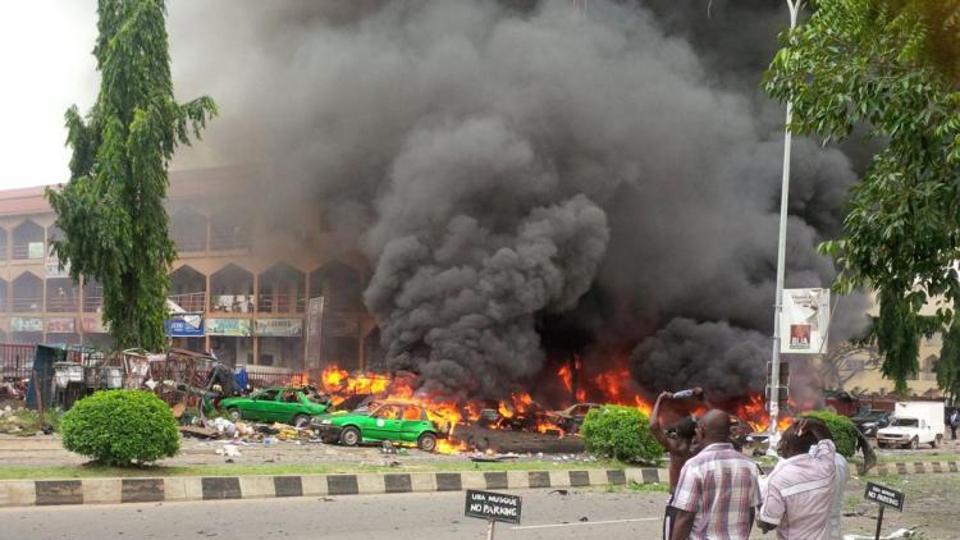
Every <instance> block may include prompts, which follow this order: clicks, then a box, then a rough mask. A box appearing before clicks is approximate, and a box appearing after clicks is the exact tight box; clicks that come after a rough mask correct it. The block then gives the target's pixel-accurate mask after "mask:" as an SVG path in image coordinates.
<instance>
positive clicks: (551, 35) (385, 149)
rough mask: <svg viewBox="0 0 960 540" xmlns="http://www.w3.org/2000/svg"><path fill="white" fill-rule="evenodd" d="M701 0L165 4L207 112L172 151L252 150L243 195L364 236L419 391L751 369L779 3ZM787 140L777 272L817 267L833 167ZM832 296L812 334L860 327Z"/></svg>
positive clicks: (835, 201)
mask: <svg viewBox="0 0 960 540" xmlns="http://www.w3.org/2000/svg"><path fill="white" fill-rule="evenodd" d="M707 4H708V2H707V1H706V0H704V1H702V2H695V1H692V0H690V1H672V0H654V1H651V2H634V1H618V2H617V1H608V0H592V1H591V2H590V6H589V8H588V10H587V16H586V17H584V16H581V15H580V13H579V11H578V10H576V9H574V8H573V7H572V6H571V3H570V2H569V1H568V0H554V1H540V2H536V1H532V0H524V1H519V0H513V1H506V0H502V1H499V2H497V1H494V0H443V1H438V0H436V1H430V0H393V1H389V0H380V1H375V0H368V1H362V2H360V1H347V0H339V1H333V0H330V1H319V2H314V1H306V0H301V1H295V0H280V1H273V2H269V3H262V2H252V1H249V2H242V1H237V0H230V1H227V0H220V1H214V0H211V1H208V2H203V3H185V4H182V5H181V4H172V5H171V7H170V9H171V18H170V28H171V35H172V40H173V58H174V68H175V72H176V74H177V79H178V84H179V86H178V88H179V89H180V90H182V91H183V92H185V93H190V92H193V91H194V90H195V89H198V90H202V91H203V92H207V93H210V94H211V95H213V96H215V97H216V98H217V99H218V100H219V102H220V105H221V109H222V111H223V117H222V118H221V119H219V120H218V122H217V123H216V124H215V125H214V126H213V128H212V129H211V131H210V133H209V136H208V139H207V141H208V144H207V145H205V146H204V147H202V148H200V149H199V150H198V151H197V152H195V153H194V154H192V155H185V156H182V157H181V160H182V161H181V164H182V165H184V166H187V165H191V164H195V163H211V162H231V163H235V162H238V161H244V162H249V161H255V162H260V163H266V164H269V170H270V174H269V179H268V180H269V186H268V187H266V188H265V189H264V192H265V195H264V200H263V201H260V203H261V206H262V207H263V208H264V211H265V212H267V213H269V214H270V215H271V216H274V218H275V219H277V220H280V221H282V220H283V218H285V217H290V218H291V221H297V220H300V217H299V216H302V215H303V214H305V213H306V214H310V215H313V214H317V213H319V214H320V215H321V216H322V220H323V221H325V223H326V226H327V227H329V229H331V230H332V231H333V233H334V235H335V237H336V238H338V239H339V241H340V243H341V244H342V245H346V246H351V247H352V248H353V249H355V250H359V251H361V252H362V253H364V254H365V255H366V257H367V259H368V261H369V263H370V266H371V270H372V278H371V280H370V282H369V285H368V287H367V290H366V293H365V299H366V302H367V306H368V307H369V308H370V310H371V312H372V313H373V314H374V315H375V317H376V318H377V320H378V322H379V324H380V327H381V334H380V335H381V336H382V339H383V344H384V347H385V349H386V351H387V355H388V362H389V363H390V365H391V366H392V367H394V368H396V369H412V370H415V371H418V372H419V373H421V375H422V376H423V380H425V381H426V384H427V385H429V386H430V387H431V388H437V389H440V390H443V391H446V392H450V393H459V394H472V395H486V396H498V395H503V394H505V393H508V392H509V391H511V390H512V389H513V387H514V385H516V384H517V383H519V382H520V381H524V382H529V381H530V380H536V376H537V374H538V373H540V372H541V371H542V370H544V369H545V368H546V367H547V366H549V365H550V363H552V362H557V361H561V360H563V359H564V358H563V357H564V356H566V355H568V354H571V353H574V352H578V353H584V354H585V361H586V362H589V363H592V364H593V365H594V367H596V366H601V365H603V364H604V363H605V362H608V361H609V358H610V357H611V351H623V350H625V349H626V350H630V349H633V348H635V351H634V354H633V357H632V362H631V364H632V370H633V374H634V376H635V377H636V378H637V380H638V381H639V382H640V383H641V384H642V385H644V386H645V387H647V388H649V389H651V390H658V389H660V388H665V387H678V386H684V385H686V384H687V383H689V382H698V381H700V379H699V378H698V377H703V376H707V375H709V376H711V377H714V376H715V377H717V380H723V381H725V382H724V383H723V388H724V389H726V391H727V392H728V394H730V395H732V394H734V393H736V392H745V391H747V390H750V389H756V387H757V385H758V384H759V381H761V380H762V373H763V369H764V368H763V359H764V358H765V356H764V355H763V354H759V353H758V350H762V349H763V348H764V346H766V347H767V348H769V339H767V338H765V337H764V336H765V335H767V334H768V333H769V330H770V326H771V320H772V303H773V279H774V267H775V261H776V236H777V219H778V216H777V212H778V202H779V185H780V183H779V179H780V167H781V155H782V142H781V137H782V134H781V128H782V111H781V110H780V108H779V107H778V106H776V105H775V104H772V103H770V102H769V101H767V100H766V99H764V98H763V96H762V95H761V94H760V93H759V91H758V90H757V87H756V83H757V82H758V81H759V77H760V74H761V72H762V70H763V69H764V67H765V64H766V63H767V62H768V60H769V58H770V55H771V54H772V51H773V50H774V49H775V46H776V33H777V32H778V30H779V29H780V28H781V27H782V23H783V20H785V17H786V15H785V13H780V12H781V10H780V9H779V7H778V3H776V2H760V1H742V2H733V1H723V0H715V1H714V2H713V5H712V7H711V12H710V15H709V17H708V15H707ZM794 155H795V157H794V166H795V174H794V178H793V184H792V186H791V222H790V238H789V250H788V254H787V259H788V262H789V271H788V281H787V284H788V286H823V285H826V284H828V283H829V281H830V279H831V278H832V275H833V269H832V266H831V264H830V262H829V261H827V260H825V259H823V258H822V257H820V256H819V255H817V254H816V251H815V245H816V244H817V243H818V242H819V241H821V240H823V239H824V238H826V237H829V236H830V235H832V234H835V233H836V231H837V230H838V227H839V219H840V211H841V207H842V204H843V201H844V198H845V196H846V192H847V189H848V187H849V186H850V185H852V184H853V182H854V181H855V179H856V174H855V173H854V170H853V168H852V167H851V165H850V162H849V160H848V159H847V158H846V157H845V156H844V155H843V153H841V152H840V151H838V150H836V149H823V148H820V147H818V146H817V145H815V144H813V143H812V142H810V141H803V140H801V141H797V144H796V147H795V152H794ZM289 226H291V227H293V226H294V223H290V224H289ZM850 304H851V305H850V306H849V308H850V309H846V310H841V311H838V313H837V315H838V317H837V324H836V326H834V332H833V335H834V337H839V336H843V335H846V334H849V333H851V332H853V331H855V330H856V329H857V327H858V326H859V325H860V321H859V314H860V313H862V312H863V310H862V308H863V302H862V300H861V299H854V300H853V301H852V302H850ZM558 329H569V330H570V331H569V332H565V331H558ZM569 335H575V336H577V339H575V340H570V339H568V336H569ZM584 336H587V337H586V339H585V338H584ZM574 343H575V345H574ZM571 348H572V349H575V350H568V349H571ZM718 358H719V359H721V360H722V361H720V362H717V361H716V360H717V359H718ZM724 374H726V376H724ZM754 380H757V381H758V382H757V383H753V382H751V381H754ZM703 382H704V384H708V383H707V382H706V381H703Z"/></svg>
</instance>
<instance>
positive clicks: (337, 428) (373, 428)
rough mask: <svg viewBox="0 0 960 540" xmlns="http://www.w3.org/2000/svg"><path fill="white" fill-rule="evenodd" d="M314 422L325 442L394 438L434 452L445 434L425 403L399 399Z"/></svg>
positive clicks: (348, 442) (345, 443) (372, 440)
mask: <svg viewBox="0 0 960 540" xmlns="http://www.w3.org/2000/svg"><path fill="white" fill-rule="evenodd" d="M312 424H313V426H314V427H315V428H316V430H317V432H318V434H319V435H320V439H321V440H322V441H323V442H325V443H335V442H339V443H340V444H343V445H345V446H356V445H358V444H360V443H372V442H382V441H391V442H398V443H406V444H416V445H417V448H419V449H421V450H423V451H425V452H433V451H434V450H435V449H436V448H437V439H438V438H440V437H442V436H443V433H444V432H443V431H442V430H441V429H439V428H438V426H437V425H436V424H435V423H434V422H433V421H432V420H431V419H430V417H429V416H428V414H427V410H426V409H425V408H424V407H423V406H422V405H419V404H416V403H406V402H400V401H386V402H384V403H381V404H379V405H376V406H374V407H372V408H370V409H369V410H367V411H363V410H357V411H353V412H349V413H347V412H338V413H333V414H330V415H327V416H324V417H322V418H318V419H315V420H314V421H313V422H312Z"/></svg>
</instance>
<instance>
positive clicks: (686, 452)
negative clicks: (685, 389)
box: [650, 387, 703, 540]
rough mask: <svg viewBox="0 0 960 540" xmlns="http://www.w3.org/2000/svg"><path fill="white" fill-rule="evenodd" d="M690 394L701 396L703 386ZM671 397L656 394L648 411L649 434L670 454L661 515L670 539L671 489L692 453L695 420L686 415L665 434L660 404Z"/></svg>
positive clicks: (666, 534)
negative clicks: (667, 489)
mask: <svg viewBox="0 0 960 540" xmlns="http://www.w3.org/2000/svg"><path fill="white" fill-rule="evenodd" d="M690 395H691V396H692V397H701V396H703V388H700V387H697V388H694V389H693V390H691V391H690ZM673 398H674V395H673V394H672V393H670V392H662V393H661V394H660V395H659V396H657V401H656V402H655V403H654V404H653V411H651V413H650V434H651V435H653V438H654V439H656V440H657V442H658V443H660V445H661V446H663V447H664V448H665V449H666V450H667V453H668V454H669V455H670V498H669V499H668V500H667V508H666V511H665V512H664V516H663V538H664V540H670V534H671V532H672V530H673V525H674V523H675V517H676V508H674V507H673V506H671V505H670V504H671V503H672V502H673V491H674V489H675V488H676V486H677V479H679V478H680V470H681V469H682V468H683V464H684V463H686V462H687V460H688V459H690V456H691V455H693V438H694V435H696V422H694V420H693V418H691V417H689V416H687V417H686V418H684V419H683V420H681V421H680V422H679V423H678V424H677V425H676V436H675V437H669V436H667V433H666V431H664V429H663V425H662V424H661V423H660V404H661V403H663V400H665V399H673Z"/></svg>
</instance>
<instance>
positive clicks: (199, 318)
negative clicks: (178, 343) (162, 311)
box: [163, 313, 203, 337]
mask: <svg viewBox="0 0 960 540" xmlns="http://www.w3.org/2000/svg"><path fill="white" fill-rule="evenodd" d="M163 326H164V330H165V331H166V333H167V335H168V336H170V337H203V314H202V313H174V314H172V315H171V317H170V318H169V319H167V320H166V322H165V323H164V325H163Z"/></svg>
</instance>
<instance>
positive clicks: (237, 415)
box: [227, 407, 243, 422]
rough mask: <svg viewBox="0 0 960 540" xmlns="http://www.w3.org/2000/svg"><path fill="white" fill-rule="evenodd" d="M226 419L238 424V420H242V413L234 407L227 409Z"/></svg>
mask: <svg viewBox="0 0 960 540" xmlns="http://www.w3.org/2000/svg"><path fill="white" fill-rule="evenodd" d="M227 418H229V419H230V421H231V422H239V421H240V419H241V418H243V413H241V412H240V409H238V408H236V407H228V408H227Z"/></svg>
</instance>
